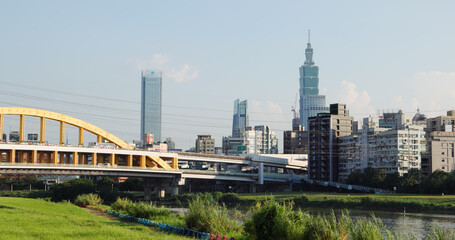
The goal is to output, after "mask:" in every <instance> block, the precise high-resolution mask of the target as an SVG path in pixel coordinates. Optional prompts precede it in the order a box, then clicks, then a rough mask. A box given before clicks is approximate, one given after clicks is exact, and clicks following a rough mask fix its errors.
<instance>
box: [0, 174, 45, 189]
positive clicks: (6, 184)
mask: <svg viewBox="0 0 455 240" xmlns="http://www.w3.org/2000/svg"><path fill="white" fill-rule="evenodd" d="M11 186H12V187H13V190H30V189H34V190H44V183H43V181H41V180H40V179H39V178H37V177H34V176H27V177H16V176H11V177H3V178H0V190H10V189H11Z"/></svg>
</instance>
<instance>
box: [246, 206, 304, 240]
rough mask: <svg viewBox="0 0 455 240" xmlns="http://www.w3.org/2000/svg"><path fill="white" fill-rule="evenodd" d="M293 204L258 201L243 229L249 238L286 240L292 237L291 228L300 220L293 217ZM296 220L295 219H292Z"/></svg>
mask: <svg viewBox="0 0 455 240" xmlns="http://www.w3.org/2000/svg"><path fill="white" fill-rule="evenodd" d="M292 213H293V211H292V204H289V203H288V204H286V203H284V204H279V203H278V202H276V201H274V200H267V201H264V202H263V203H260V202H258V203H257V204H256V206H255V207H253V208H252V209H251V216H252V217H251V218H247V219H245V220H244V222H243V230H244V232H245V234H246V235H247V236H248V238H249V239H258V240H259V239H264V240H272V239H276V240H281V239H283V240H286V239H291V238H290V236H289V233H290V232H289V228H294V227H293V225H294V224H295V223H296V222H298V220H300V219H299V218H298V217H291V216H290V215H291V214H292ZM292 220H294V221H292Z"/></svg>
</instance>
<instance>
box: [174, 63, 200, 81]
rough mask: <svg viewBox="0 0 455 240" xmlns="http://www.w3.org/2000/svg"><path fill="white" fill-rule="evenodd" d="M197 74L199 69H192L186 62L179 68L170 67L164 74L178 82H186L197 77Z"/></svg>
mask: <svg viewBox="0 0 455 240" xmlns="http://www.w3.org/2000/svg"><path fill="white" fill-rule="evenodd" d="M198 75H199V71H198V70H197V69H193V68H192V67H190V66H189V65H188V64H184V65H183V66H182V67H181V68H180V69H175V68H171V69H170V70H169V71H168V72H167V73H166V76H167V77H169V78H171V79H173V80H174V81H176V82H178V83H183V82H187V81H190V80H193V79H195V78H197V77H198Z"/></svg>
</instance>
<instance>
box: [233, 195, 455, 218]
mask: <svg viewBox="0 0 455 240" xmlns="http://www.w3.org/2000/svg"><path fill="white" fill-rule="evenodd" d="M238 196H239V200H240V205H248V204H251V203H254V202H256V201H260V200H264V199H266V198H270V196H273V197H274V198H275V199H276V200H277V201H294V202H295V203H296V206H299V207H330V208H361V209H368V210H372V209H375V210H400V211H403V209H404V208H406V211H416V212H423V211H437V212H442V211H443V212H450V213H455V195H446V196H441V195H413V194H352V193H351V194H347V193H311V192H310V193H301V192H280V193H254V194H238ZM303 196H306V197H303Z"/></svg>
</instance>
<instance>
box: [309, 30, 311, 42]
mask: <svg viewBox="0 0 455 240" xmlns="http://www.w3.org/2000/svg"><path fill="white" fill-rule="evenodd" d="M310 37H311V36H310V29H308V43H311V41H310V39H311V38H310Z"/></svg>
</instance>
